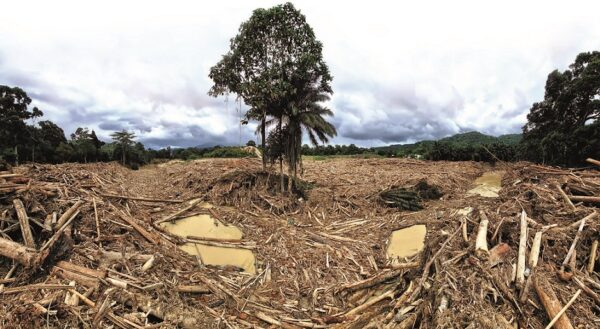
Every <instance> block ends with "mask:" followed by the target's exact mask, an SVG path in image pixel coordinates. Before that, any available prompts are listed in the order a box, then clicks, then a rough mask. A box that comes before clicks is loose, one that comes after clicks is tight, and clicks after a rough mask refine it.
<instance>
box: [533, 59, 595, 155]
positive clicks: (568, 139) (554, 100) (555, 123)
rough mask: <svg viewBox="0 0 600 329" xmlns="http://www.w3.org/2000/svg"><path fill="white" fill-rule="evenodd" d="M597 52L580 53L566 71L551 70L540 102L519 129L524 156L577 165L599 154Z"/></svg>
mask: <svg viewBox="0 0 600 329" xmlns="http://www.w3.org/2000/svg"><path fill="white" fill-rule="evenodd" d="M599 118H600V52H598V51H594V52H586V53H581V54H579V55H578V56H577V58H576V59H575V62H574V63H573V64H571V65H570V66H569V70H566V71H564V72H559V71H558V70H555V71H553V72H552V73H550V74H549V75H548V79H547V80H546V92H545V95H544V100H543V101H541V102H538V103H534V104H533V106H532V107H531V110H530V112H529V114H528V115H527V120H528V122H527V124H526V125H525V126H524V127H523V141H522V147H523V152H524V157H525V158H527V159H528V160H532V161H536V162H544V163H548V164H556V165H567V166H570V165H579V164H582V163H583V162H584V161H585V159H586V158H587V157H594V156H598V154H600V120H599Z"/></svg>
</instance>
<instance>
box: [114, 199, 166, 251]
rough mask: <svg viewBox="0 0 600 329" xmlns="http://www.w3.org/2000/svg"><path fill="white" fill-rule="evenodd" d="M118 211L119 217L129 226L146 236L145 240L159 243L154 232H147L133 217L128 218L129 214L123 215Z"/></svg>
mask: <svg viewBox="0 0 600 329" xmlns="http://www.w3.org/2000/svg"><path fill="white" fill-rule="evenodd" d="M115 210H116V208H115ZM118 213H119V217H121V219H122V220H124V221H125V222H127V224H129V225H131V227H133V228H134V229H135V230H136V231H137V232H138V233H139V234H140V235H142V236H143V237H144V238H146V240H148V241H150V242H152V243H154V244H159V243H160V238H159V237H157V236H156V235H155V234H152V233H150V232H148V231H147V230H146V229H145V228H143V227H142V226H141V225H140V224H138V223H137V222H136V220H135V219H133V218H130V217H129V216H127V215H125V214H124V213H123V212H122V211H118Z"/></svg>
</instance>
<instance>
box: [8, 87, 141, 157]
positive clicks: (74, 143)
mask: <svg viewBox="0 0 600 329" xmlns="http://www.w3.org/2000/svg"><path fill="white" fill-rule="evenodd" d="M30 104H31V98H30V97H29V96H28V95H27V93H26V92H25V91H24V90H23V89H21V88H19V87H10V86H4V85H0V159H3V160H4V161H7V162H10V163H13V164H17V165H18V164H19V163H22V162H39V163H63V162H82V163H87V162H97V161H119V162H121V163H123V164H125V165H129V166H132V167H137V166H139V165H141V164H145V163H147V162H148V161H149V160H150V158H151V156H152V154H151V153H149V152H148V151H147V150H146V149H145V148H144V145H143V144H142V143H140V142H135V140H134V139H135V135H134V134H133V133H131V132H128V131H117V132H114V133H113V134H112V135H111V137H112V142H110V143H106V142H103V141H101V140H100V139H98V137H97V136H96V132H95V131H94V130H91V131H90V130H89V129H88V128H82V127H80V128H77V129H76V130H75V131H74V132H73V133H72V134H71V135H70V136H69V137H70V138H68V139H67V137H66V135H65V132H64V130H63V129H62V128H60V127H59V126H58V125H57V124H55V123H54V122H52V121H50V120H40V119H41V118H42V117H43V115H44V113H43V112H42V111H41V110H39V109H38V108H37V107H33V108H31V109H30V108H29V105H30ZM38 120H40V121H38Z"/></svg>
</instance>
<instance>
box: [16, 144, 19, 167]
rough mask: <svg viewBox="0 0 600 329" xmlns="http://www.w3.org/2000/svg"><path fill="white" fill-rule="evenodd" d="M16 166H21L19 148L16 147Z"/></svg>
mask: <svg viewBox="0 0 600 329" xmlns="http://www.w3.org/2000/svg"><path fill="white" fill-rule="evenodd" d="M15 165H16V166H18V165H19V146H18V145H15Z"/></svg>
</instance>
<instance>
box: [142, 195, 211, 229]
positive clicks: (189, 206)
mask: <svg viewBox="0 0 600 329" xmlns="http://www.w3.org/2000/svg"><path fill="white" fill-rule="evenodd" d="M203 199H204V198H198V199H195V200H194V201H192V202H190V204H189V205H188V206H187V207H184V208H183V209H181V210H178V211H176V212H174V213H172V214H170V215H168V216H166V217H164V218H161V219H159V220H157V221H156V222H154V225H158V224H160V223H164V222H168V221H170V220H172V219H174V218H175V217H177V216H179V215H181V214H183V213H184V212H186V211H188V210H190V209H193V208H194V207H196V206H197V205H198V204H199V203H200V202H202V200H203Z"/></svg>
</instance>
